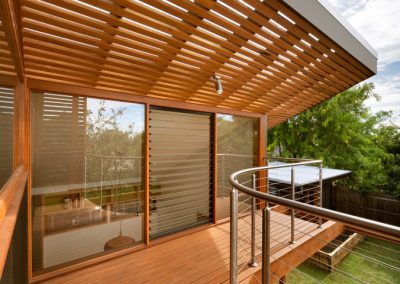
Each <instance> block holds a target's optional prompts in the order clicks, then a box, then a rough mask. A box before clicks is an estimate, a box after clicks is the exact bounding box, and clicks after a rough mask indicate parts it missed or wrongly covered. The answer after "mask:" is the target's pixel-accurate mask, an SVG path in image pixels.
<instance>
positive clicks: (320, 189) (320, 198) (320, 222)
mask: <svg viewBox="0 0 400 284" xmlns="http://www.w3.org/2000/svg"><path fill="white" fill-rule="evenodd" d="M322 169H323V164H322V163H320V164H319V207H321V208H322V184H323V180H322ZM318 223H319V224H318V227H319V228H321V227H322V218H321V217H319V220H318Z"/></svg>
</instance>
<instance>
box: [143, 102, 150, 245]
mask: <svg viewBox="0 0 400 284" xmlns="http://www.w3.org/2000/svg"><path fill="white" fill-rule="evenodd" d="M144 119H145V125H144V127H145V129H144V133H145V139H144V224H145V225H144V243H145V244H146V245H148V244H149V243H150V148H149V147H150V121H149V120H150V105H149V104H146V109H145V118H144Z"/></svg>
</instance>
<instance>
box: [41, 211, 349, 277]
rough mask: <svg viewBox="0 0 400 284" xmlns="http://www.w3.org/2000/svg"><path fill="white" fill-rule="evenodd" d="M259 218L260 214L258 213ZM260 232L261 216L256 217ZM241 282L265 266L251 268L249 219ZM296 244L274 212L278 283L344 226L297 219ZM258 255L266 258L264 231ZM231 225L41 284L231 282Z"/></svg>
mask: <svg viewBox="0 0 400 284" xmlns="http://www.w3.org/2000/svg"><path fill="white" fill-rule="evenodd" d="M258 213H260V212H258ZM256 216H257V218H256V221H257V228H258V229H261V216H260V215H259V214H257V215H256ZM239 222H240V223H239V239H240V241H239V253H238V259H239V271H240V274H239V277H238V279H239V281H240V282H243V283H259V282H260V281H259V279H260V275H259V274H260V269H261V263H259V265H258V266H257V267H255V268H250V267H249V266H248V265H247V262H248V261H249V258H250V242H249V236H250V216H243V217H242V218H240V219H239ZM295 223H296V228H299V229H296V233H295V238H296V243H295V244H293V245H289V240H290V216H288V215H284V214H282V213H279V212H272V223H271V225H272V234H271V250H272V254H273V255H272V263H271V271H272V273H273V274H274V275H275V276H273V279H272V280H274V281H276V280H277V279H278V278H279V277H282V276H284V275H286V274H287V273H288V272H289V271H291V270H292V269H294V268H295V267H296V266H297V265H298V264H300V263H301V262H303V261H304V260H306V259H307V258H308V257H310V256H312V255H313V254H314V253H315V252H316V251H318V250H319V249H320V248H322V247H323V246H324V245H326V244H327V243H329V241H331V240H332V239H334V238H335V237H337V236H338V235H339V234H340V233H342V232H343V228H344V227H343V226H342V225H339V224H337V223H334V222H326V223H325V224H324V226H323V227H322V228H318V226H317V225H316V224H315V223H312V222H309V221H305V220H301V219H296V222H295ZM258 229H257V234H256V236H257V237H256V252H257V255H258V259H259V260H260V259H261V246H262V245H261V232H260V231H259V230H258ZM229 250H230V246H229V222H228V223H222V224H219V225H216V226H213V227H210V228H207V229H204V230H202V231H198V232H195V233H192V234H189V235H186V236H183V237H180V238H177V239H174V240H170V241H167V242H164V243H161V244H159V245H155V246H151V247H149V248H146V249H143V250H141V251H138V252H134V253H131V254H128V255H125V256H122V257H119V258H116V259H113V260H109V261H106V262H103V263H100V264H96V265H93V266H90V267H87V268H83V269H81V270H78V271H75V272H71V273H68V274H64V275H61V276H58V277H56V278H53V279H50V280H47V281H45V282H42V283H49V284H50V283H63V284H67V283H229Z"/></svg>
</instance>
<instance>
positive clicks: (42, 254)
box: [32, 93, 144, 274]
mask: <svg viewBox="0 0 400 284" xmlns="http://www.w3.org/2000/svg"><path fill="white" fill-rule="evenodd" d="M143 149H144V106H143V105H139V104H132V103H123V102H117V101H110V100H99V99H91V98H86V97H79V96H71V95H63V94H53V93H33V94H32V266H33V273H34V274H39V273H41V272H43V271H46V270H48V269H51V268H53V267H56V266H57V267H59V266H62V265H65V264H66V263H70V262H71V261H79V259H82V258H87V257H89V256H95V255H99V254H103V253H106V252H108V251H113V250H116V249H119V248H125V247H127V246H131V245H136V244H140V243H142V242H143V240H144V230H143V228H144V223H143V222H144V221H143V216H144V214H143V212H144V186H143V178H142V176H143V167H144V157H143Z"/></svg>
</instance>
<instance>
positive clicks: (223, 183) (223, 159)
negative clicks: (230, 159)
mask: <svg viewBox="0 0 400 284" xmlns="http://www.w3.org/2000/svg"><path fill="white" fill-rule="evenodd" d="M221 157H222V163H221V164H222V169H221V171H222V196H223V197H226V195H225V178H226V177H225V155H222V156H221Z"/></svg>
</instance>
